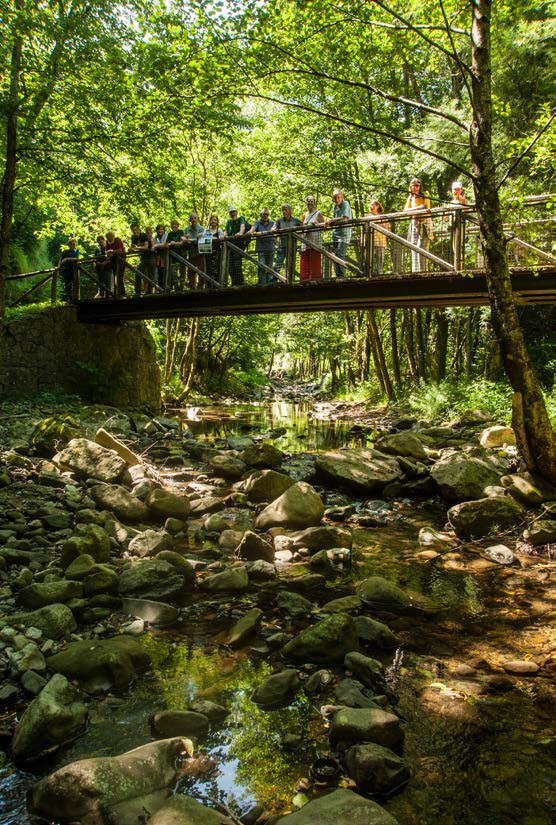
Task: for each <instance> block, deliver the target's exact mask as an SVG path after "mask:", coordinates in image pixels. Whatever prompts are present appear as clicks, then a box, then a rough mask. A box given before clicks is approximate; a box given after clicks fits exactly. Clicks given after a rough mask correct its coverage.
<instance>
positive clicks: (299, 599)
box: [276, 590, 313, 617]
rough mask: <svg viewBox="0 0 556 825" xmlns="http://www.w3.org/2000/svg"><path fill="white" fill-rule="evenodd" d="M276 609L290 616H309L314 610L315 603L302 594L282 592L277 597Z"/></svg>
mask: <svg viewBox="0 0 556 825" xmlns="http://www.w3.org/2000/svg"><path fill="white" fill-rule="evenodd" d="M276 607H277V608H278V610H281V611H282V612H283V613H287V614H288V616H292V617H299V616H307V615H308V614H309V613H311V611H312V610H313V603H312V602H310V601H309V599H306V598H305V596H302V595H301V594H300V593H291V592H290V591H289V590H282V591H280V593H278V595H277V596H276Z"/></svg>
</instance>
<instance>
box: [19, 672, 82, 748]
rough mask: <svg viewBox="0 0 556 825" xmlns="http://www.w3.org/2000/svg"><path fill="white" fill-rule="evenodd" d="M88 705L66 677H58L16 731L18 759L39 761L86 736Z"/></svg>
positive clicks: (33, 702)
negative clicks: (45, 754)
mask: <svg viewBox="0 0 556 825" xmlns="http://www.w3.org/2000/svg"><path fill="white" fill-rule="evenodd" d="M86 725H87V706H86V705H85V704H83V702H82V701H81V700H80V698H79V694H78V692H77V690H76V689H75V687H74V686H73V685H71V684H70V683H69V682H68V680H67V679H66V677H65V676H62V675H61V674H58V673H57V674H55V675H54V676H53V677H52V679H51V680H50V682H48V684H47V685H46V686H45V687H44V688H43V690H42V691H41V692H40V693H39V695H38V696H37V697H36V698H35V699H33V701H32V702H31V704H30V705H29V707H28V708H27V710H26V711H25V713H24V714H23V716H22V717H21V719H20V720H19V722H18V723H17V726H16V729H15V735H14V739H13V742H12V746H11V753H12V756H13V758H14V759H31V758H33V759H34V758H37V757H39V756H40V755H41V754H43V753H46V752H47V751H50V750H52V749H54V748H59V747H60V746H61V745H64V744H65V743H66V742H70V741H71V740H72V739H75V737H76V736H78V735H79V734H80V733H83V732H84V730H85V727H86Z"/></svg>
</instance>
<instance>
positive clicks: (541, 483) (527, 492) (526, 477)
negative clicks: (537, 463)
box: [500, 472, 556, 507]
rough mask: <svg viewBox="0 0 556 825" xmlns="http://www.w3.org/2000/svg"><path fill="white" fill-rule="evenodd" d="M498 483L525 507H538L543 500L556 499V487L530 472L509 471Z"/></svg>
mask: <svg viewBox="0 0 556 825" xmlns="http://www.w3.org/2000/svg"><path fill="white" fill-rule="evenodd" d="M500 483H501V484H502V487H504V488H505V489H506V490H507V491H508V492H509V493H510V495H511V496H513V498H515V500H516V501H518V502H519V503H520V504H523V505H524V506H525V507H538V506H539V505H540V504H543V502H545V501H554V499H556V488H555V487H553V486H552V484H549V483H548V482H547V481H545V480H544V479H542V478H540V477H539V476H534V475H532V473H526V472H525V473H511V474H510V475H505V476H502V478H501V479H500Z"/></svg>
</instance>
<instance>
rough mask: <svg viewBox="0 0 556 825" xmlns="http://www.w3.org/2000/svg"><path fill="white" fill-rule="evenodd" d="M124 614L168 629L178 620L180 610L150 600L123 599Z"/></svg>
mask: <svg viewBox="0 0 556 825" xmlns="http://www.w3.org/2000/svg"><path fill="white" fill-rule="evenodd" d="M121 609H122V612H123V613H129V614H131V615H132V616H137V617H139V618H140V619H144V620H145V621H146V622H149V624H152V625H158V626H159V627H166V626H167V625H171V624H174V623H175V622H177V620H178V616H179V613H178V610H177V608H176V607H174V606H173V605H171V604H165V603H164V602H156V601H152V600H150V599H133V598H129V597H128V598H125V599H122V608H121Z"/></svg>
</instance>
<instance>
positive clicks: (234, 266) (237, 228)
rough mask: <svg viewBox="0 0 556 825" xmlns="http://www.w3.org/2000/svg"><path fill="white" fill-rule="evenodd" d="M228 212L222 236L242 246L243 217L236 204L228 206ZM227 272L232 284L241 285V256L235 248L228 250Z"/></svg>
mask: <svg viewBox="0 0 556 825" xmlns="http://www.w3.org/2000/svg"><path fill="white" fill-rule="evenodd" d="M228 214H229V216H230V217H229V219H228V220H227V221H226V227H225V229H224V237H225V238H229V239H230V240H231V241H233V242H234V244H236V245H240V246H243V236H244V235H245V218H244V217H243V216H242V215H240V214H239V213H238V210H237V206H230V208H229V209H228ZM228 272H229V275H230V280H231V282H232V286H243V284H244V280H243V258H242V256H241V255H240V254H239V252H236V251H235V249H229V250H228Z"/></svg>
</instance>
